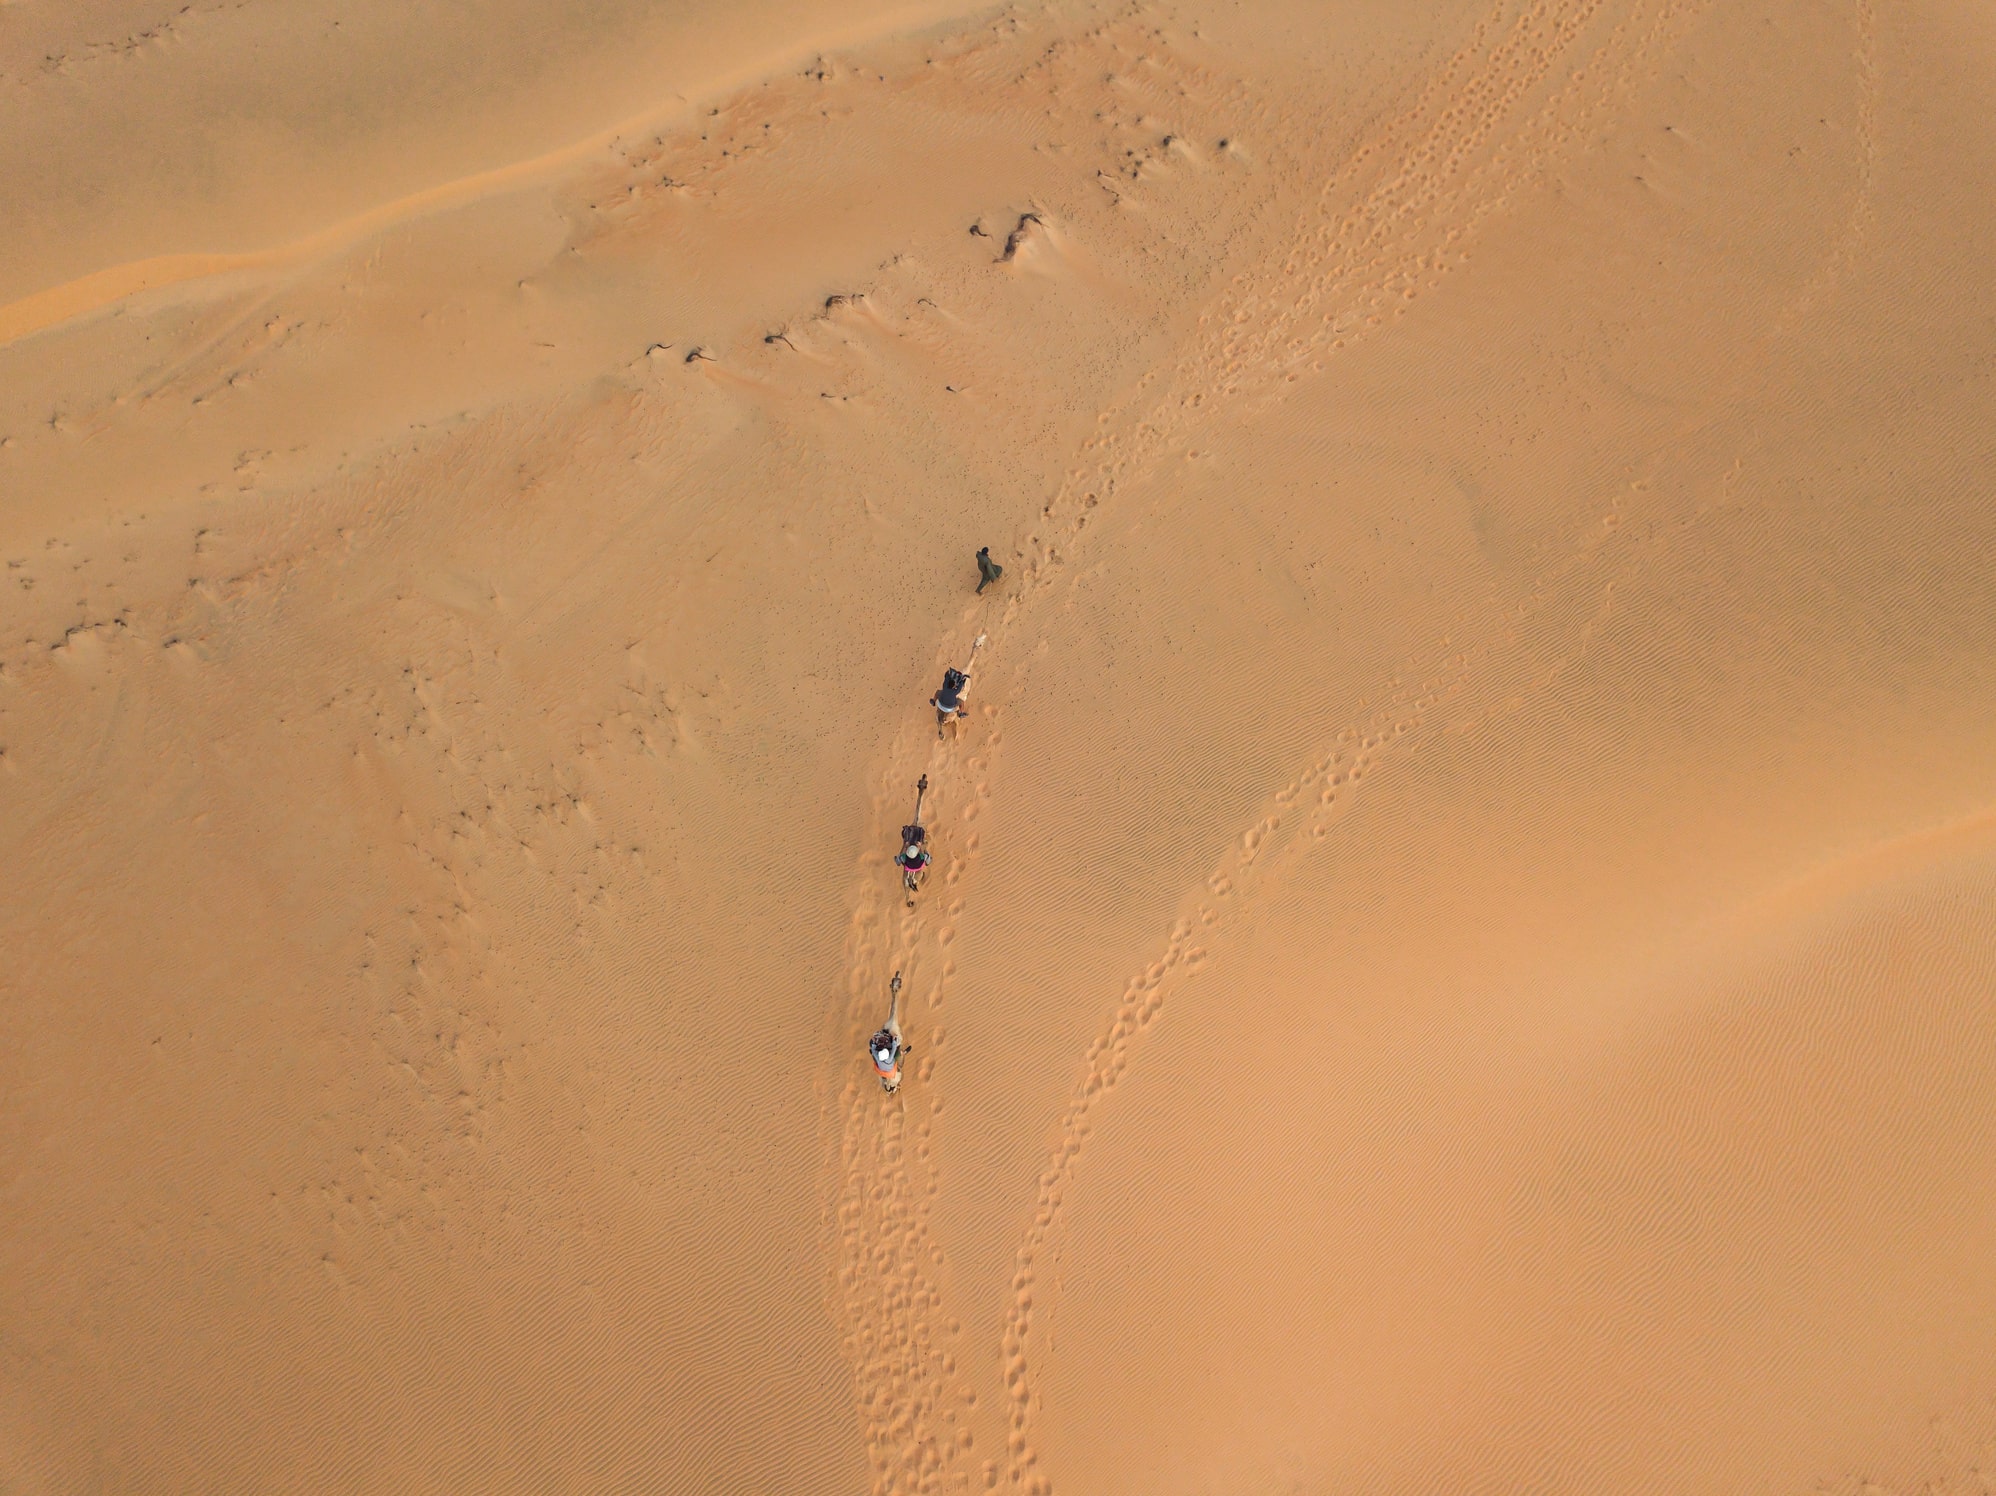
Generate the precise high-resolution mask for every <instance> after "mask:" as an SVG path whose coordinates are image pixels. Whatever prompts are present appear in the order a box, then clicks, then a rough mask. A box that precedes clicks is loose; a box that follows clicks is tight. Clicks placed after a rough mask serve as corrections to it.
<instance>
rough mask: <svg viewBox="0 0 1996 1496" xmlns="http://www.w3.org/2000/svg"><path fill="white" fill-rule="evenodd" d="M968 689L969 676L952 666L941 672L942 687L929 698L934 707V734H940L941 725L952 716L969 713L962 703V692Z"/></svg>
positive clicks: (961, 715)
mask: <svg viewBox="0 0 1996 1496" xmlns="http://www.w3.org/2000/svg"><path fill="white" fill-rule="evenodd" d="M969 689H970V677H969V676H968V675H966V674H964V672H963V671H961V670H958V669H956V668H955V667H954V666H952V667H951V668H950V669H948V670H945V671H944V672H943V688H942V689H941V690H940V691H938V692H936V694H935V695H934V696H932V697H931V698H930V699H929V705H930V706H932V707H934V708H935V709H936V734H937V736H941V735H942V730H943V726H944V724H945V723H947V722H949V721H950V720H951V719H952V718H955V717H963V716H968V715H969V709H968V708H966V707H965V706H964V704H963V695H964V692H965V691H967V690H969Z"/></svg>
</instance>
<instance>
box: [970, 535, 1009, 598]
mask: <svg viewBox="0 0 1996 1496" xmlns="http://www.w3.org/2000/svg"><path fill="white" fill-rule="evenodd" d="M1004 575H1005V568H1004V567H1002V566H1000V565H999V564H998V563H997V562H996V561H993V560H992V559H991V547H990V546H988V545H983V546H979V547H978V548H977V577H978V582H977V590H978V592H979V593H982V592H983V591H984V589H985V588H986V587H989V586H990V585H991V584H992V583H993V582H995V581H997V580H998V579H999V578H1000V577H1002V576H1004Z"/></svg>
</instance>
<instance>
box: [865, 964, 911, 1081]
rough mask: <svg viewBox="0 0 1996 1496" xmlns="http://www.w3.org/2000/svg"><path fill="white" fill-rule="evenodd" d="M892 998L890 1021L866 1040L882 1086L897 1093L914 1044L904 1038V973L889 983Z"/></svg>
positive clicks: (896, 973)
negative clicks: (902, 982)
mask: <svg viewBox="0 0 1996 1496" xmlns="http://www.w3.org/2000/svg"><path fill="white" fill-rule="evenodd" d="M887 990H888V992H889V994H890V998H889V1001H888V1004H887V1023H886V1025H885V1026H884V1027H882V1028H880V1029H879V1030H877V1031H876V1032H875V1033H874V1035H873V1037H872V1038H871V1039H868V1040H867V1041H866V1057H867V1058H868V1059H870V1060H872V1061H873V1071H874V1074H876V1075H878V1076H879V1077H880V1089H881V1090H883V1091H885V1092H886V1093H887V1094H888V1095H890V1096H891V1095H893V1094H894V1093H895V1092H896V1091H897V1090H899V1089H900V1088H901V1061H902V1060H903V1059H905V1058H906V1057H907V1055H908V1051H909V1048H910V1046H908V1045H906V1044H903V1043H902V1042H901V973H900V972H898V971H897V972H895V973H894V980H893V981H892V982H891V983H890V984H889V985H888V989H887Z"/></svg>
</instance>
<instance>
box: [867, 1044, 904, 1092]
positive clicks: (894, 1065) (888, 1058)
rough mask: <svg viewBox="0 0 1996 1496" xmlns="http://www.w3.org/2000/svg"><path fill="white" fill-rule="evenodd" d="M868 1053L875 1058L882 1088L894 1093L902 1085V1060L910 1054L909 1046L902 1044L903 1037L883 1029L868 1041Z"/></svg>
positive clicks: (876, 1070) (874, 1067)
mask: <svg viewBox="0 0 1996 1496" xmlns="http://www.w3.org/2000/svg"><path fill="white" fill-rule="evenodd" d="M866 1047H867V1051H868V1052H869V1053H870V1054H871V1055H872V1056H873V1069H874V1072H875V1073H876V1074H877V1075H879V1077H880V1084H881V1086H882V1087H883V1088H884V1089H885V1090H888V1091H893V1090H895V1089H896V1088H898V1087H899V1086H900V1084H901V1058H902V1056H903V1055H905V1054H907V1053H908V1046H907V1045H905V1044H903V1043H902V1042H901V1036H900V1035H899V1034H897V1033H894V1032H893V1031H892V1030H890V1029H882V1030H880V1032H878V1033H877V1034H875V1035H874V1036H873V1037H872V1038H871V1039H870V1040H868V1041H867V1045H866Z"/></svg>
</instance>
